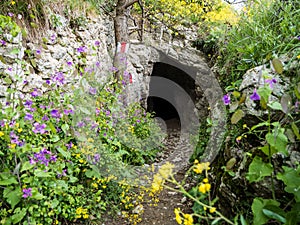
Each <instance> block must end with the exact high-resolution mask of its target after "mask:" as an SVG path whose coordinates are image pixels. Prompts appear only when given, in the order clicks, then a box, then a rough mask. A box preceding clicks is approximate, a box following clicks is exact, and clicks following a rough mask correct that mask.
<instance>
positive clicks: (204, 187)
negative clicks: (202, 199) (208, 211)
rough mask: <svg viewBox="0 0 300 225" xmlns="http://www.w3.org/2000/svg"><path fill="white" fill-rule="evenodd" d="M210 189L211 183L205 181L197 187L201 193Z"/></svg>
mask: <svg viewBox="0 0 300 225" xmlns="http://www.w3.org/2000/svg"><path fill="white" fill-rule="evenodd" d="M210 189H211V185H210V184H209V183H205V184H204V183H201V184H200V185H199V188H198V190H199V192H201V193H203V194H205V193H206V192H208V191H209V190H210Z"/></svg>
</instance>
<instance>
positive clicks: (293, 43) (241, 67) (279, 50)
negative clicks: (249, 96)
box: [218, 0, 300, 85]
mask: <svg viewBox="0 0 300 225" xmlns="http://www.w3.org/2000/svg"><path fill="white" fill-rule="evenodd" d="M298 15H299V3H298V2H297V1H294V3H293V4H287V3H286V2H284V1H280V0H274V1H256V3H253V4H252V5H249V6H246V7H245V8H244V9H243V10H242V12H241V15H240V20H239V23H238V25H237V26H233V27H232V29H230V30H229V31H228V32H226V35H225V36H223V38H220V39H219V40H220V42H219V43H218V46H219V48H220V52H219V54H220V55H221V56H220V57H219V60H218V66H219V68H220V74H221V75H222V80H223V81H224V83H226V85H229V84H230V81H231V80H239V79H241V77H242V75H243V74H244V73H245V71H246V70H248V69H250V68H253V67H254V66H257V65H262V64H264V63H266V62H268V61H269V60H270V59H272V58H276V57H277V56H280V55H282V54H287V53H290V54H289V57H291V58H296V56H297V55H298V54H299V51H298V53H297V51H292V50H295V49H297V48H298V49H299V47H300V41H299V40H298V39H297V37H298V36H299V29H300V21H299V19H298ZM273 64H274V67H275V69H276V70H277V72H279V73H280V71H282V65H280V64H279V63H278V60H276V59H275V60H274V59H273ZM289 65H290V64H288V65H287V66H289Z"/></svg>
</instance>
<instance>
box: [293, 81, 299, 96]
mask: <svg viewBox="0 0 300 225" xmlns="http://www.w3.org/2000/svg"><path fill="white" fill-rule="evenodd" d="M294 93H295V95H296V97H297V98H298V99H300V83H298V84H297V86H296V87H295V90H294Z"/></svg>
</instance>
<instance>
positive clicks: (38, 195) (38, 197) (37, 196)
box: [31, 188, 45, 200]
mask: <svg viewBox="0 0 300 225" xmlns="http://www.w3.org/2000/svg"><path fill="white" fill-rule="evenodd" d="M31 193H32V196H31V198H33V199H36V200H42V199H43V198H45V196H44V195H42V194H41V193H40V192H39V191H38V189H37V188H32V191H31Z"/></svg>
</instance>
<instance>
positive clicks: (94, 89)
mask: <svg viewBox="0 0 300 225" xmlns="http://www.w3.org/2000/svg"><path fill="white" fill-rule="evenodd" d="M89 92H90V94H91V95H95V94H97V89H96V88H93V87H90V90H89Z"/></svg>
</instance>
